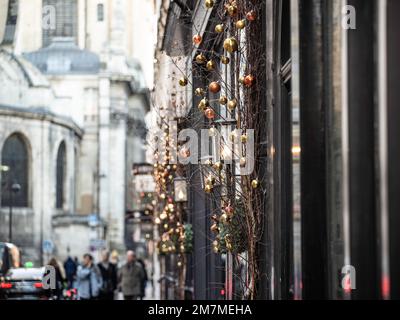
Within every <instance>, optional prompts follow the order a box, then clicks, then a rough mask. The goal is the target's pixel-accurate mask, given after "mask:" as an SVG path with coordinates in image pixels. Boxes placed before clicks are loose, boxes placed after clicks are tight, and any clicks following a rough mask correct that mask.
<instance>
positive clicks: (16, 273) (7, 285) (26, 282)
mask: <svg viewBox="0 0 400 320" xmlns="http://www.w3.org/2000/svg"><path fill="white" fill-rule="evenodd" d="M44 272H45V269H44V268H12V269H10V270H8V272H7V273H6V274H5V275H4V276H3V278H2V279H1V282H0V296H3V298H4V299H8V300H48V299H50V298H51V297H50V291H49V290H45V289H43V283H42V280H43V275H44Z"/></svg>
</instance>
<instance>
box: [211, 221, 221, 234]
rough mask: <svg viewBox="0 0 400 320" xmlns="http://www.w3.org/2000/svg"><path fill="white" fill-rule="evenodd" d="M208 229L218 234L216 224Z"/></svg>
mask: <svg viewBox="0 0 400 320" xmlns="http://www.w3.org/2000/svg"><path fill="white" fill-rule="evenodd" d="M210 229H211V231H212V232H215V233H218V232H219V228H218V224H216V223H214V224H213V225H212V226H211V228H210Z"/></svg>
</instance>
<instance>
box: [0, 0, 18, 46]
mask: <svg viewBox="0 0 400 320" xmlns="http://www.w3.org/2000/svg"><path fill="white" fill-rule="evenodd" d="M18 5H19V0H0V45H2V44H13V43H14V38H15V32H16V30H17V20H18Z"/></svg>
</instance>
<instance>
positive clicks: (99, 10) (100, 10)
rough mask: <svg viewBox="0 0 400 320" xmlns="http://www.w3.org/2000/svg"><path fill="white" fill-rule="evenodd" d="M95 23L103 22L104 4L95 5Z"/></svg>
mask: <svg viewBox="0 0 400 320" xmlns="http://www.w3.org/2000/svg"><path fill="white" fill-rule="evenodd" d="M97 21H104V4H102V3H99V4H98V5H97Z"/></svg>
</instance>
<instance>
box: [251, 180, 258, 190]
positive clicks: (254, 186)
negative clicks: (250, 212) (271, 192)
mask: <svg viewBox="0 0 400 320" xmlns="http://www.w3.org/2000/svg"><path fill="white" fill-rule="evenodd" d="M259 185H260V183H259V182H258V180H253V181H252V182H251V187H252V188H253V189H257V188H258V187H259Z"/></svg>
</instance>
